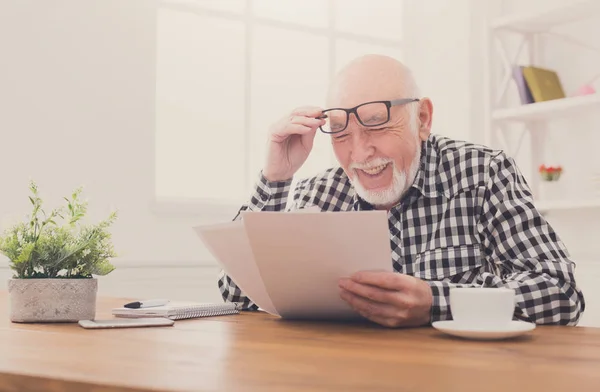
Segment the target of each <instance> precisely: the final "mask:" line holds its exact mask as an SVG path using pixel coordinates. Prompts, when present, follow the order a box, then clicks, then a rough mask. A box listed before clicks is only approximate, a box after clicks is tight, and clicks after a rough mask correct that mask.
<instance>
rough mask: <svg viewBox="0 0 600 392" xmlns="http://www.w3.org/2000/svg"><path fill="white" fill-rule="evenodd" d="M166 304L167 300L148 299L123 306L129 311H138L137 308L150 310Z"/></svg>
mask: <svg viewBox="0 0 600 392" xmlns="http://www.w3.org/2000/svg"><path fill="white" fill-rule="evenodd" d="M168 303H169V300H168V299H148V300H146V301H136V302H130V303H128V304H125V305H123V306H124V307H126V308H129V309H139V308H152V307H155V306H163V305H166V304H168Z"/></svg>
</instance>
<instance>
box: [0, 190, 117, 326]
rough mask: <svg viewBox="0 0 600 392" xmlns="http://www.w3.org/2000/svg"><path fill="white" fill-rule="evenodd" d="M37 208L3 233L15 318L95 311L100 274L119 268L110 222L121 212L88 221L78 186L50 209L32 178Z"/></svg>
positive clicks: (1, 249) (72, 318)
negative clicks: (114, 262) (44, 206)
mask: <svg viewBox="0 0 600 392" xmlns="http://www.w3.org/2000/svg"><path fill="white" fill-rule="evenodd" d="M29 189H30V191H31V193H32V194H31V196H29V200H30V201H31V204H32V208H33V211H32V214H31V216H30V217H27V220H26V221H25V222H21V223H17V224H15V225H14V226H12V227H10V228H9V229H8V230H6V231H5V233H4V234H3V235H2V236H0V253H2V254H4V255H5V256H6V257H8V259H9V265H10V268H11V269H12V270H13V271H14V276H13V278H12V279H10V280H9V281H8V292H9V298H10V319H11V321H13V322H77V321H79V320H93V319H94V318H95V314H96V293H97V288H98V283H97V279H96V278H95V277H94V275H98V276H102V275H106V274H108V273H110V272H111V271H113V270H114V266H113V265H112V264H111V263H110V258H112V257H115V252H114V250H113V246H112V244H111V235H110V233H109V231H108V228H109V226H110V225H111V224H112V223H113V222H114V221H115V219H116V217H117V214H116V212H112V213H111V214H110V215H109V217H108V218H107V219H106V220H104V221H101V222H99V223H98V224H95V225H85V224H83V223H82V222H83V218H85V215H86V213H87V202H84V201H82V200H81V199H80V196H81V191H82V188H78V189H76V190H75V191H74V192H73V193H72V195H71V198H66V197H65V198H64V200H66V202H67V203H66V204H67V205H66V208H65V207H60V208H57V209H54V210H52V211H51V212H50V213H49V214H46V212H45V211H44V210H43V209H42V199H41V198H40V196H39V193H38V188H37V185H36V184H35V183H34V182H31V184H30V187H29Z"/></svg>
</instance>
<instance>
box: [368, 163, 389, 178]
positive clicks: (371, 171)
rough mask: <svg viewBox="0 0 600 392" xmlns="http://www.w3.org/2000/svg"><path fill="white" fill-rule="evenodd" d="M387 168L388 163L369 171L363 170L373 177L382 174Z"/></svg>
mask: <svg viewBox="0 0 600 392" xmlns="http://www.w3.org/2000/svg"><path fill="white" fill-rule="evenodd" d="M386 166H387V163H384V164H383V165H379V166H375V167H371V168H369V169H362V171H364V172H365V173H367V174H369V175H371V176H373V175H375V174H378V173H380V172H381V171H382V170H383V169H385V167H386Z"/></svg>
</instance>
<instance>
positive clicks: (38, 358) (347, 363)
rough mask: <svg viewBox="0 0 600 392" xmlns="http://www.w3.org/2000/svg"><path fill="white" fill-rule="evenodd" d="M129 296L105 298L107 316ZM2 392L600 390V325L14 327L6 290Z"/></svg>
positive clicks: (262, 320)
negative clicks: (481, 330)
mask: <svg viewBox="0 0 600 392" xmlns="http://www.w3.org/2000/svg"><path fill="white" fill-rule="evenodd" d="M124 301H126V299H118V298H112V299H111V298H99V300H98V318H107V317H110V315H109V311H110V309H111V308H112V307H115V306H120V305H121V304H123V303H124ZM0 314H1V315H2V317H3V320H4V321H3V322H0V350H1V351H0V390H2V391H4V390H9V391H29V390H36V391H38V390H43V391H80V390H93V391H151V390H152V391H154V390H161V391H163V390H164V391H183V390H189V391H204V390H210V391H220V390H223V391H289V390H294V391H295V390H309V391H356V390H365V391H379V390H383V391H388V390H389V391H444V392H451V391H457V392H458V391H460V392H465V391H478V392H481V391H528V392H530V391H567V390H568V391H600V329H596V328H579V327H577V328H575V327H538V328H537V329H536V330H535V331H533V332H532V333H530V334H529V335H528V336H526V337H520V338H517V339H515V340H511V341H499V342H476V341H468V340H461V339H456V338H450V337H446V336H444V335H442V334H441V333H439V332H438V331H436V330H435V329H432V328H418V329H396V330H393V329H385V328H382V327H378V326H376V325H372V324H364V323H363V324H338V323H313V322H292V321H284V320H281V319H279V318H277V317H273V316H270V315H268V314H264V313H258V312H243V313H242V314H239V315H231V316H220V317H213V318H204V319H195V320H180V321H177V322H176V323H175V326H174V327H160V328H145V329H142V328H135V329H115V330H85V329H83V328H81V327H79V326H78V325H77V324H60V325H58V324H12V323H11V322H10V321H8V299H7V294H6V292H0Z"/></svg>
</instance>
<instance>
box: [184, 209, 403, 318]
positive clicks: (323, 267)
mask: <svg viewBox="0 0 600 392" xmlns="http://www.w3.org/2000/svg"><path fill="white" fill-rule="evenodd" d="M194 230H195V231H196V233H197V234H198V236H199V237H200V238H201V240H202V241H203V242H204V244H205V245H206V247H207V248H208V249H209V251H210V252H211V253H212V255H213V256H214V257H215V258H216V259H217V260H218V262H219V263H220V264H221V266H222V268H223V269H224V270H225V272H226V273H227V274H228V275H229V276H230V277H231V278H232V279H233V281H234V282H235V283H236V284H237V286H238V287H239V288H240V289H241V290H242V291H243V293H244V294H245V295H247V296H248V297H249V298H250V299H251V300H252V301H253V302H254V303H255V304H256V305H257V306H259V307H260V308H261V309H262V310H264V311H266V312H268V313H271V314H274V315H278V316H281V317H283V318H294V319H354V318H360V316H359V315H358V314H357V313H356V312H354V311H353V310H352V308H351V307H350V306H349V305H348V304H347V303H346V302H345V301H343V300H342V299H341V298H340V295H339V293H340V289H339V286H338V280H339V279H340V278H341V277H346V276H350V275H352V274H353V273H355V272H358V271H361V270H380V271H390V272H391V271H392V261H391V249H390V235H389V229H388V220H387V212H386V211H352V212H304V211H298V212H244V213H243V214H242V220H240V221H234V222H228V223H224V224H218V225H210V226H196V227H194Z"/></svg>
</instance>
